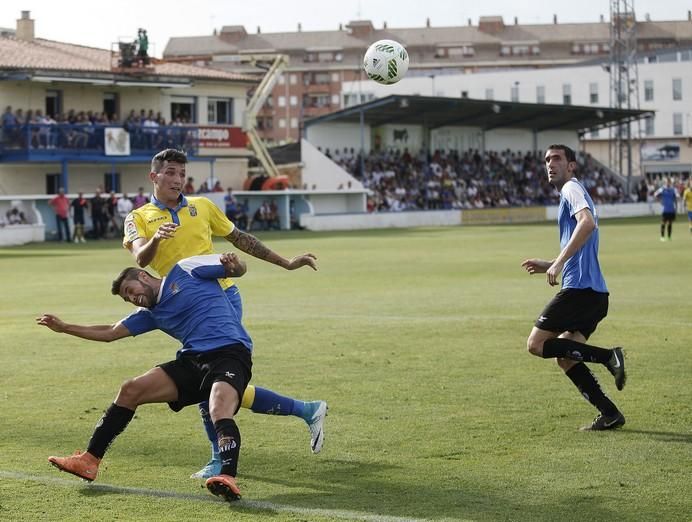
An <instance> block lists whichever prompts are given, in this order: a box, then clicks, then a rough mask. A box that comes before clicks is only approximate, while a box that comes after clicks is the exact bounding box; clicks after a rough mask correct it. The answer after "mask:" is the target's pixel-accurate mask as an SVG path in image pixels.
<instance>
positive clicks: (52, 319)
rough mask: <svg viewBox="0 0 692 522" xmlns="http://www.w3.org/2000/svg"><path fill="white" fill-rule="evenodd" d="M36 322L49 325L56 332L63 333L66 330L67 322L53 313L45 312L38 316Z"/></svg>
mask: <svg viewBox="0 0 692 522" xmlns="http://www.w3.org/2000/svg"><path fill="white" fill-rule="evenodd" d="M36 324H38V325H41V326H47V327H48V328H50V329H51V330H53V331H54V332H58V333H62V332H64V331H65V323H64V322H62V321H61V320H60V319H58V318H57V317H56V316H54V315H52V314H43V315H42V316H41V317H37V318H36Z"/></svg>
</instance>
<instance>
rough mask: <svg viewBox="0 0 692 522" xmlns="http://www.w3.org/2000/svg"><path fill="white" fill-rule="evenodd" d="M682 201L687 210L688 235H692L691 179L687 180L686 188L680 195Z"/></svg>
mask: <svg viewBox="0 0 692 522" xmlns="http://www.w3.org/2000/svg"><path fill="white" fill-rule="evenodd" d="M682 201H683V202H684V203H685V208H686V209H687V221H688V222H689V225H690V234H692V177H690V178H689V179H688V180H687V187H686V188H685V192H683V193H682Z"/></svg>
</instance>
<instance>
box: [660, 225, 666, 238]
mask: <svg viewBox="0 0 692 522" xmlns="http://www.w3.org/2000/svg"><path fill="white" fill-rule="evenodd" d="M665 232H666V226H665V225H661V237H666V236H665Z"/></svg>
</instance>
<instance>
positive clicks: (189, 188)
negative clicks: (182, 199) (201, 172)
mask: <svg viewBox="0 0 692 522" xmlns="http://www.w3.org/2000/svg"><path fill="white" fill-rule="evenodd" d="M194 181H195V180H194V178H193V177H191V176H190V177H189V178H187V182H186V183H185V186H184V187H183V194H185V195H188V194H194V193H195V186H194V184H193V182H194Z"/></svg>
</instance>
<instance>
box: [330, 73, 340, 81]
mask: <svg viewBox="0 0 692 522" xmlns="http://www.w3.org/2000/svg"><path fill="white" fill-rule="evenodd" d="M332 83H339V73H332Z"/></svg>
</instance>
